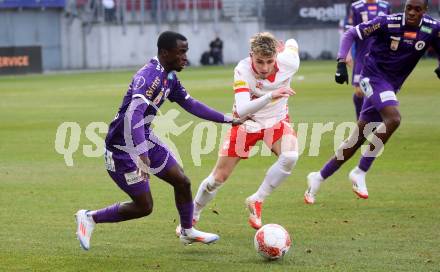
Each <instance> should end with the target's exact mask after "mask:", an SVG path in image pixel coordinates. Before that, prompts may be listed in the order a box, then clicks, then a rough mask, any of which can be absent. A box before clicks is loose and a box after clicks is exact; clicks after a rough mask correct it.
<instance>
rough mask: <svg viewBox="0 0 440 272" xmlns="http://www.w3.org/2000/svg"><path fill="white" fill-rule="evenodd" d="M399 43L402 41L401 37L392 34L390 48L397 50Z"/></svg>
mask: <svg viewBox="0 0 440 272" xmlns="http://www.w3.org/2000/svg"><path fill="white" fill-rule="evenodd" d="M399 43H400V37H393V36H391V44H390V49H391V50H393V51H397V49H398V48H399Z"/></svg>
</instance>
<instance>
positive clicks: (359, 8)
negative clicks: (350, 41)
mask: <svg viewBox="0 0 440 272" xmlns="http://www.w3.org/2000/svg"><path fill="white" fill-rule="evenodd" d="M390 11H391V8H390V4H388V2H386V1H382V0H359V1H356V2H354V3H352V4H351V10H350V17H351V20H349V21H351V23H352V25H354V26H356V25H358V24H360V23H366V22H368V21H370V20H372V19H374V18H376V17H377V16H382V15H387V14H390ZM372 42H373V39H366V40H356V41H355V43H354V44H355V45H354V49H355V50H354V59H353V73H352V81H351V84H352V85H353V87H354V94H353V103H354V108H355V111H356V120H357V119H359V114H360V112H361V108H362V103H363V102H364V95H363V93H362V91H361V88H360V87H359V79H360V78H361V71H362V67H363V66H364V57H365V55H366V54H367V53H368V52H369V51H370V46H371V43H372Z"/></svg>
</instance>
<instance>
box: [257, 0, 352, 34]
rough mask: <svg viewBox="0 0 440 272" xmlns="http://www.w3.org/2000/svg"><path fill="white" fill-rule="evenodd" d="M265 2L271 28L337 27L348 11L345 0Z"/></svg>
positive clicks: (267, 20)
mask: <svg viewBox="0 0 440 272" xmlns="http://www.w3.org/2000/svg"><path fill="white" fill-rule="evenodd" d="M265 4H266V16H265V18H266V27H267V28H269V29H299V28H322V27H337V26H338V22H339V20H341V19H343V18H344V17H345V16H346V13H347V11H346V1H343V0H336V1H335V0H303V1H291V0H266V1H265Z"/></svg>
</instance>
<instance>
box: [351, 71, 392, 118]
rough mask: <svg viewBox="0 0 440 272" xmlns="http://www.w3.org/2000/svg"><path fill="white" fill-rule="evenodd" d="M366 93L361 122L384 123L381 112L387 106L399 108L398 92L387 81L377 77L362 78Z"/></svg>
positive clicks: (361, 85)
mask: <svg viewBox="0 0 440 272" xmlns="http://www.w3.org/2000/svg"><path fill="white" fill-rule="evenodd" d="M359 86H360V87H361V90H362V92H363V93H364V97H365V99H364V104H363V105H362V110H361V114H360V116H359V120H362V121H366V122H382V117H381V116H380V114H379V111H380V110H381V109H382V108H383V107H385V106H398V105H399V101H398V100H397V97H396V93H397V92H398V91H399V90H396V89H395V88H394V87H393V86H392V85H391V84H389V83H388V82H387V81H386V80H384V79H381V78H377V77H361V80H360V84H359Z"/></svg>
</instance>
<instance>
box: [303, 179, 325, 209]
mask: <svg viewBox="0 0 440 272" xmlns="http://www.w3.org/2000/svg"><path fill="white" fill-rule="evenodd" d="M323 180H324V179H323V178H322V176H321V174H320V173H319V172H311V173H310V174H308V175H307V186H308V187H307V190H306V192H305V193H304V202H305V203H306V204H313V203H315V196H316V194H317V193H318V191H319V187H320V186H321V182H322V181H323Z"/></svg>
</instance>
